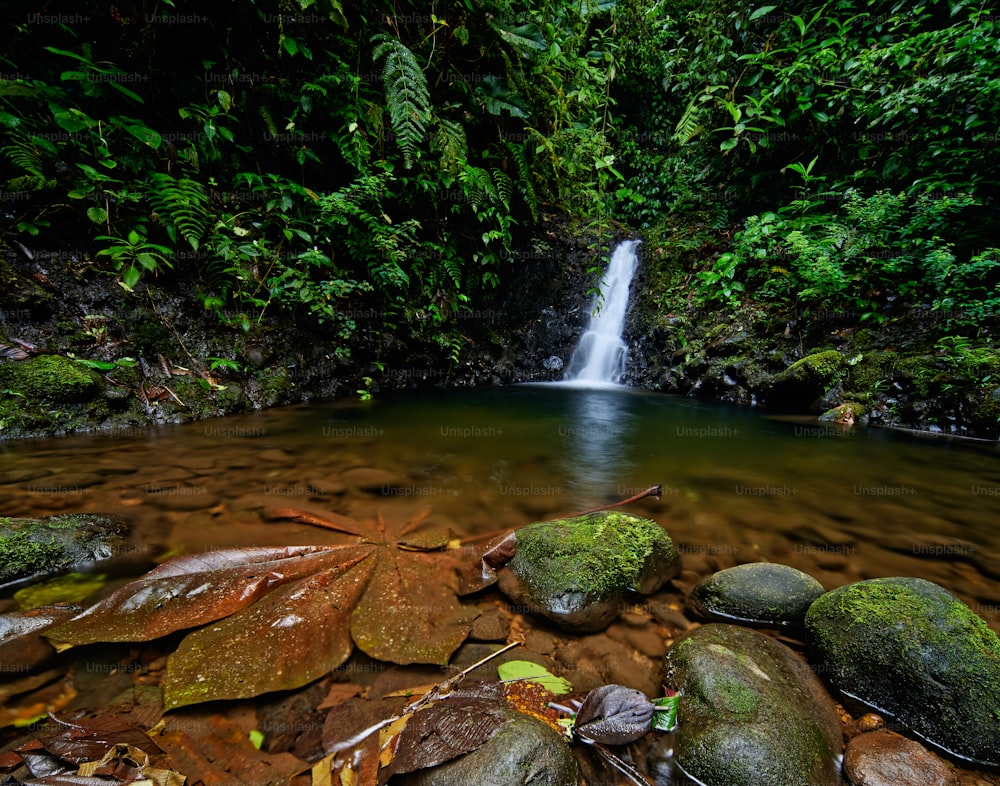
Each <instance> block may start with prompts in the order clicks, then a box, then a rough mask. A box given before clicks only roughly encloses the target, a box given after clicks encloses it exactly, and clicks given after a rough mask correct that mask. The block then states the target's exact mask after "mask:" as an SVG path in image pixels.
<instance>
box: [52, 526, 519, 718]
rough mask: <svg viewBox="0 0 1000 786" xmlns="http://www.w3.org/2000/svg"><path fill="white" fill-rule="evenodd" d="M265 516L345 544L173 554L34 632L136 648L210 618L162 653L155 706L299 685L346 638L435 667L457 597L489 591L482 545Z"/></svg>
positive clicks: (490, 547) (409, 530) (490, 552)
mask: <svg viewBox="0 0 1000 786" xmlns="http://www.w3.org/2000/svg"><path fill="white" fill-rule="evenodd" d="M265 515H266V516H267V517H269V518H272V519H273V518H289V519H294V520H297V521H301V522H305V523H310V524H315V525H318V526H325V527H328V528H330V529H335V530H338V531H340V532H343V533H345V534H350V535H351V536H352V537H353V538H355V539H356V540H357V541H359V542H356V543H355V544H353V545H342V546H293V547H288V548H253V549H228V550H220V551H213V552H208V553H205V554H197V555H187V556H183V557H178V558H176V559H174V560H171V561H169V562H166V563H164V564H163V565H161V566H159V567H157V568H155V569H154V570H152V571H150V572H149V573H147V574H146V575H145V576H143V577H141V578H139V579H136V580H135V581H133V582H131V583H129V584H127V585H125V586H123V587H121V588H119V589H118V590H116V591H115V592H114V593H113V594H112V595H110V596H109V597H107V598H106V599H104V600H103V601H101V602H100V603H98V604H97V605H95V606H93V607H91V608H90V609H88V610H87V611H85V612H83V613H82V614H80V615H78V616H76V617H74V618H73V619H71V620H69V621H68V622H65V623H62V624H59V625H56V626H54V627H53V628H51V629H49V630H48V631H46V632H45V634H44V635H45V636H47V637H48V638H50V639H52V640H54V641H56V642H64V643H68V644H70V645H72V644H87V643H91V642H97V641H145V640H150V639H154V638H158V637H160V636H164V635H167V634H169V633H172V632H174V631H177V630H182V629H185V628H193V627H198V626H202V625H207V624H208V623H213V624H211V625H209V626H208V627H205V628H202V629H201V630H198V631H195V632H193V633H190V634H188V636H187V637H186V638H185V639H184V640H183V641H182V643H181V645H180V647H179V648H178V650H177V651H176V652H175V653H174V654H173V655H172V656H171V657H170V660H169V662H168V667H167V679H166V685H165V704H166V706H167V707H168V708H173V707H180V706H184V705H187V704H193V703H197V702H202V701H210V700H214V699H232V698H246V697H250V696H256V695H259V694H261V693H266V692H269V691H274V690H285V689H290V688H296V687H299V686H301V685H304V684H306V683H307V682H311V681H312V680H314V679H316V678H318V677H320V676H322V675H323V674H325V673H327V672H328V671H330V670H332V669H334V668H336V667H337V666H339V665H341V664H342V663H343V662H344V661H345V660H347V658H348V657H349V656H350V653H351V649H352V646H353V645H352V642H353V643H354V644H357V645H358V647H360V648H361V649H362V650H364V651H365V652H366V653H367V654H368V655H370V656H371V657H373V658H377V659H379V660H390V661H394V662H396V663H402V664H406V663H434V664H441V665H443V664H446V663H447V662H448V660H449V659H450V657H451V654H452V653H453V652H454V651H455V649H456V648H457V647H458V646H459V645H460V644H461V643H462V642H463V641H464V640H465V637H466V636H467V635H468V633H469V630H470V628H471V625H472V621H473V620H474V619H475V617H476V616H477V614H478V611H477V610H476V609H475V608H473V607H471V606H466V605H464V604H463V603H462V602H461V601H459V599H458V597H457V596H458V595H460V594H465V593H468V592H471V591H475V590H477V589H481V588H483V587H485V586H488V585H489V584H491V583H492V582H493V581H494V580H495V579H496V574H495V571H494V569H495V568H497V567H499V565H500V564H501V563H502V562H503V561H505V560H506V559H509V556H507V555H506V551H504V550H503V549H501V550H499V551H498V550H497V549H496V548H495V545H496V544H495V541H494V542H490V543H486V544H485V545H483V546H476V547H469V546H461V545H460V543H459V542H458V541H455V540H454V539H451V538H448V537H446V536H442V534H441V533H434V534H431V535H427V534H426V533H422V532H419V531H418V530H419V528H420V523H421V522H422V520H423V518H424V516H418V517H417V518H416V519H414V520H411V521H410V522H407V523H406V524H404V525H401V526H396V527H387V526H386V524H385V522H384V521H383V520H382V518H381V516H380V517H379V518H378V520H377V521H375V522H370V525H369V526H367V527H365V525H363V524H358V523H357V522H354V521H352V520H350V519H348V518H347V517H345V516H334V517H332V518H331V519H330V520H329V521H326V520H324V519H322V518H321V517H319V516H317V515H316V514H315V513H312V512H304V511H296V510H294V509H280V510H272V511H268V512H267V513H265ZM360 532H369V533H371V534H370V535H369V536H363V535H360V534H358V533H360ZM508 545H509V544H508ZM508 550H509V551H510V552H511V554H512V549H508ZM500 553H503V556H502V557H501V556H498V554H500ZM484 555H485V556H484ZM460 574H463V576H464V577H463V578H460ZM470 577H471V578H470Z"/></svg>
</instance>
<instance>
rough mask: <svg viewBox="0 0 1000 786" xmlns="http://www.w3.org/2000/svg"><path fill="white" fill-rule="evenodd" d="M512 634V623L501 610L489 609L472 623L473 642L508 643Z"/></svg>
mask: <svg viewBox="0 0 1000 786" xmlns="http://www.w3.org/2000/svg"><path fill="white" fill-rule="evenodd" d="M509 633H510V622H508V621H507V618H506V617H505V616H504V615H503V612H501V611H500V609H497V608H492V609H487V610H486V611H484V612H483V613H482V614H480V615H479V616H478V617H476V619H475V621H474V622H473V623H472V630H471V631H470V632H469V639H470V640H471V641H507V635H508V634H509Z"/></svg>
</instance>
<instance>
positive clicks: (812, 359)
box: [768, 349, 848, 411]
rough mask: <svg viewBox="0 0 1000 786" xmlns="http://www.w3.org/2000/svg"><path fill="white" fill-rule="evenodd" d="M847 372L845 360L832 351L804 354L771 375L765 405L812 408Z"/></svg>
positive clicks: (835, 351)
mask: <svg viewBox="0 0 1000 786" xmlns="http://www.w3.org/2000/svg"><path fill="white" fill-rule="evenodd" d="M847 369H848V364H847V359H846V358H845V357H844V356H843V355H841V354H840V353H839V352H838V351H837V350H835V349H828V350H824V351H822V352H815V353H813V354H811V355H807V356H806V357H804V358H802V359H801V360H798V361H796V362H795V363H793V364H792V365H790V366H789V367H788V368H786V369H785V370H784V371H782V372H781V373H779V374H776V375H775V377H774V382H773V386H772V388H771V392H770V395H769V397H768V403H769V404H770V405H774V406H780V407H788V408H791V409H795V410H802V411H805V410H809V409H812V408H814V406H815V404H816V402H817V400H819V399H820V398H822V397H823V396H824V395H826V394H827V393H829V391H830V390H831V389H833V388H834V387H835V386H836V385H838V384H839V383H840V382H841V381H843V379H844V377H845V375H846V373H847Z"/></svg>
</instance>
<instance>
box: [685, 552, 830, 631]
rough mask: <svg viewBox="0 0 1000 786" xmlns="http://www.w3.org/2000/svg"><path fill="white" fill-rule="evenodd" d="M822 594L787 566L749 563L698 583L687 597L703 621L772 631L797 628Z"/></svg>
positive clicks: (815, 583)
mask: <svg viewBox="0 0 1000 786" xmlns="http://www.w3.org/2000/svg"><path fill="white" fill-rule="evenodd" d="M825 591H826V590H824V589H823V585H822V584H820V583H819V582H818V581H817V580H816V579H814V578H813V577H812V576H810V575H809V574H808V573H803V572H802V571H801V570H796V569H795V568H793V567H791V566H789V565H776V564H774V563H771V562H751V563H748V564H746V565H737V566H735V567H733V568H726V569H725V570H720V571H719V572H718V573H713V574H712V575H711V576H706V577H705V578H704V579H702V580H701V581H699V582H698V583H697V584H696V585H695V586H694V588H693V589H692V590H691V593H690V595H689V596H688V605H689V606H690V607H691V610H692V611H693V612H694V613H695V614H696V615H697V616H699V617H700V618H701V619H703V620H711V621H715V622H738V623H740V624H744V625H757V626H761V627H773V628H795V627H798V628H801V627H802V624H803V622H804V620H805V617H806V611H808V609H809V606H810V605H812V602H813V601H814V600H816V598H818V597H819V596H820V595H822V594H823V593H824V592H825Z"/></svg>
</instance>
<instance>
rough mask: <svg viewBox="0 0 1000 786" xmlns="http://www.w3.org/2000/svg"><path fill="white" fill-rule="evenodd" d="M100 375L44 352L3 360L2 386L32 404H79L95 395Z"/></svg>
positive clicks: (1, 369)
mask: <svg viewBox="0 0 1000 786" xmlns="http://www.w3.org/2000/svg"><path fill="white" fill-rule="evenodd" d="M103 384H104V383H103V380H102V379H101V377H100V375H98V374H96V373H94V372H93V371H91V370H90V369H88V368H86V367H85V366H83V365H82V364H80V363H77V362H76V361H75V360H70V359H69V358H65V357H62V356H61V355H40V356H39V357H34V358H29V359H28V360H23V361H18V362H10V361H7V362H4V361H0V388H2V389H6V390H8V391H10V393H11V394H13V395H14V396H23V397H24V398H25V399H27V400H28V402H30V403H34V402H46V403H50V404H75V403H80V402H85V401H90V400H92V399H93V398H95V397H96V396H97V395H98V394H99V393H100V391H101V388H102V387H103Z"/></svg>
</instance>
